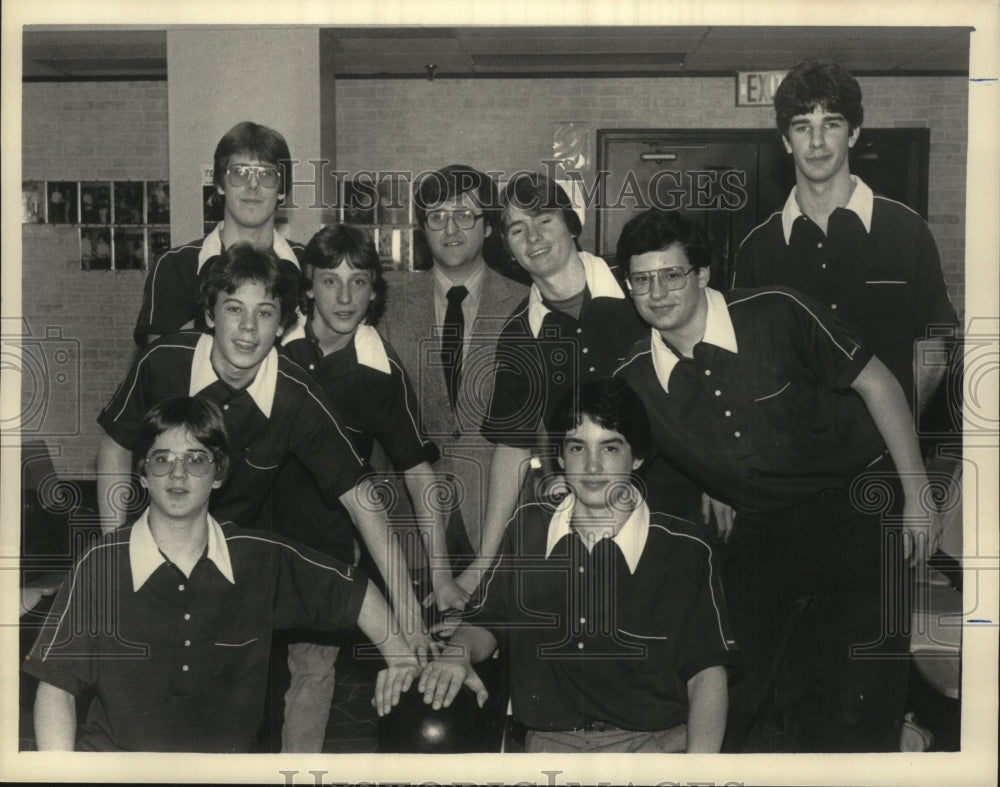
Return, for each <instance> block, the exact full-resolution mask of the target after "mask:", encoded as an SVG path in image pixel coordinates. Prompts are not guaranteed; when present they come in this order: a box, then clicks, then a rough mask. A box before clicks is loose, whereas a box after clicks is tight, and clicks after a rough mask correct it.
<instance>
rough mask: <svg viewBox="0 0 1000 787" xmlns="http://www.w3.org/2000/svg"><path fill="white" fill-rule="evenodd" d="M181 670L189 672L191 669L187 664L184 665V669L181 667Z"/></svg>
mask: <svg viewBox="0 0 1000 787" xmlns="http://www.w3.org/2000/svg"><path fill="white" fill-rule="evenodd" d="M181 669H182V670H183V671H184V672H187V671H188V670H189V669H190V667H188V665H187V664H185V665H184V666H183V667H181Z"/></svg>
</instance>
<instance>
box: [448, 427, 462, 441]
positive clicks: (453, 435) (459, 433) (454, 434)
mask: <svg viewBox="0 0 1000 787" xmlns="http://www.w3.org/2000/svg"><path fill="white" fill-rule="evenodd" d="M461 436H462V433H461V432H460V431H458V430H457V429H456V430H455V431H454V432H452V433H451V439H452V440H457V439H458V438H459V437H461Z"/></svg>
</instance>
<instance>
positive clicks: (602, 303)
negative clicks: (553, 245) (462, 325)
mask: <svg viewBox="0 0 1000 787" xmlns="http://www.w3.org/2000/svg"><path fill="white" fill-rule="evenodd" d="M580 259H581V260H582V261H583V266H584V272H585V274H586V280H587V294H586V296H585V299H584V303H583V308H582V310H581V312H580V318H579V319H578V320H577V319H574V318H573V317H572V316H570V315H568V314H566V313H564V312H559V311H553V310H552V309H550V308H549V307H548V306H547V305H546V304H545V302H544V300H543V299H542V296H541V294H540V293H539V291H538V287H537V285H532V287H531V291H530V293H529V294H528V297H527V298H526V299H525V300H524V301H523V302H522V303H521V305H520V306H519V307H518V308H517V309H516V310H515V311H514V313H513V314H512V315H511V317H510V319H509V320H508V321H507V322H506V323H505V324H504V327H503V328H502V329H501V331H500V337H499V339H498V340H497V353H496V364H497V365H496V371H495V373H494V385H493V398H492V400H491V401H490V406H489V413H488V415H487V417H486V419H485V420H484V422H483V428H482V432H483V436H484V437H486V439H487V440H489V441H490V442H492V443H494V444H502V445H511V446H516V447H519V448H527V449H532V448H535V447H537V446H538V445H539V444H540V443H541V442H542V439H541V434H540V431H541V430H542V429H543V427H544V425H545V423H547V422H548V419H549V418H550V417H551V416H552V413H553V411H554V410H555V408H556V407H557V406H558V405H559V402H560V400H561V399H562V397H563V396H564V395H565V394H566V392H567V391H569V390H570V389H571V388H573V387H574V386H576V385H578V384H579V382H580V381H582V380H584V379H587V378H590V377H610V376H611V374H612V372H614V370H615V369H616V368H617V367H618V366H619V365H620V363H621V362H622V360H623V359H624V358H625V356H626V354H627V353H628V350H629V348H630V347H631V346H632V344H633V342H635V341H636V339H638V338H639V337H640V336H641V335H642V334H643V332H644V329H643V325H642V322H641V321H640V320H639V317H638V315H637V314H636V311H635V307H634V306H633V305H632V301H631V300H629V299H628V298H626V297H625V293H624V292H623V290H622V288H621V285H620V284H619V283H618V281H617V279H616V278H615V276H614V274H613V273H612V272H611V269H610V268H608V266H607V264H606V263H605V262H604V260H602V259H600V258H599V257H594V256H593V255H591V254H587V253H586V252H580Z"/></svg>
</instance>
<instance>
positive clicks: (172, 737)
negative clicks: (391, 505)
mask: <svg viewBox="0 0 1000 787" xmlns="http://www.w3.org/2000/svg"><path fill="white" fill-rule="evenodd" d="M147 516H148V512H147V513H144V514H143V515H142V516H141V517H140V518H139V519H138V520H137V521H136V523H135V524H134V525H133V526H131V527H125V528H119V529H118V530H116V531H114V532H113V533H110V534H108V535H107V536H105V537H104V538H103V539H102V540H101V541H100V542H99V543H98V544H96V545H94V546H92V547H90V548H89V549H88V550H87V551H86V552H85V553H84V555H83V556H82V557H81V559H80V561H79V562H78V563H77V565H76V567H75V568H74V570H73V573H72V575H71V576H70V577H69V578H68V580H67V581H66V582H64V583H63V586H62V588H61V589H60V592H59V595H58V597H57V599H56V601H55V604H54V606H53V608H52V611H51V612H50V613H49V616H48V619H47V620H46V624H45V627H44V628H43V629H42V632H41V634H40V635H39V637H38V640H37V641H36V643H35V645H34V647H33V648H32V650H31V653H30V654H29V655H28V656H27V657H26V660H25V662H24V663H23V669H24V670H25V671H26V672H28V673H29V674H31V675H33V676H35V677H36V678H38V679H39V680H42V681H45V682H46V683H49V684H51V685H53V686H55V687H57V688H60V689H63V690H64V691H67V692H69V693H70V694H72V695H73V696H74V697H78V698H79V697H82V696H89V692H91V691H93V692H96V697H97V699H98V700H100V701H99V702H95V703H93V705H92V706H91V710H90V714H89V716H88V719H87V723H86V725H85V728H84V730H83V733H82V735H81V736H80V738H79V740H78V742H77V749H78V750H83V751H177V752H243V751H249V750H251V748H252V745H253V742H254V740H255V738H256V734H257V730H258V728H259V727H260V724H261V722H262V721H263V716H264V696H265V687H266V684H267V672H268V659H269V656H270V651H271V648H270V643H271V633H272V630H273V629H275V628H300V627H301V628H313V629H318V630H324V631H349V630H351V629H352V628H353V627H354V626H355V625H356V623H357V620H358V614H359V612H360V610H361V604H362V601H363V600H364V596H365V591H366V588H367V579H366V577H365V575H364V574H363V573H362V572H360V571H358V570H357V569H356V568H354V567H352V566H350V565H345V564H343V563H340V562H339V561H336V560H333V559H331V558H327V557H324V556H323V555H320V554H319V553H317V552H315V551H312V550H310V549H308V548H306V547H303V546H301V545H299V544H296V543H295V542H293V541H288V540H285V539H283V538H281V537H276V536H271V535H268V534H265V533H262V532H260V531H259V530H244V529H242V528H238V527H236V526H235V525H233V524H231V523H226V524H223V525H221V526H220V525H219V524H217V523H216V522H215V520H214V519H212V518H211V517H210V518H209V540H208V546H207V548H206V551H205V554H204V555H203V557H202V558H201V560H199V561H198V563H196V564H195V566H194V568H193V569H192V571H191V576H190V577H185V576H184V574H183V573H182V572H181V571H180V570H179V569H178V568H177V567H176V566H175V565H173V564H172V563H170V562H168V561H167V560H166V558H165V557H164V556H163V554H162V553H161V552H160V551H159V549H158V548H157V546H156V543H155V541H154V540H153V537H152V534H151V532H150V530H149V525H148V521H147Z"/></svg>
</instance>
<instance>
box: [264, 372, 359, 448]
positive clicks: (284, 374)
mask: <svg viewBox="0 0 1000 787" xmlns="http://www.w3.org/2000/svg"><path fill="white" fill-rule="evenodd" d="M278 374H280V375H281V376H282V377H284V378H286V379H287V380H289V381H291V382H293V383H295V384H296V385H298V386H301V387H302V389H303V390H304V391H305V392H306V396H308V397H309V398H310V399H312V400H313V401H314V402H315V403H316V405H317V406H318V407H319V408H320V409H321V410H322V411H323V412H324V413H326V415H327V418H329V419H330V423H332V424H333V428H334V429H336V430H337V434H339V435H340V436H341V438H342V439H343V440H344V442H345V443H347V447H348V449H349V450H350V452H351V455H352V456H353V457H354V458H355V460H357V463H358V464H359V465H362V466H363V465H364V462H363V461H362V459H361V457H360V456H358V453H357V451H355V450H354V445H353V444H352V443H351V439H350V438H349V437H348V436H347V435H345V434H344V432H343V430H341V428H340V424H339V423H337V419H336V418H334V417H333V413H331V412H330V411H329V410H327V409H326V407H325V406H324V405H323V403H322V402H321V401H320V400H319V399H317V398H316V395H315V394H314V393H313V392H312V391H310V390H309V386H308V385H306V384H305V383H303V382H302V381H301V380H296V379H295V378H294V377H292V376H291V375H290V374H288V373H287V372H285V371H283V370H281V369H278Z"/></svg>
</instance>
